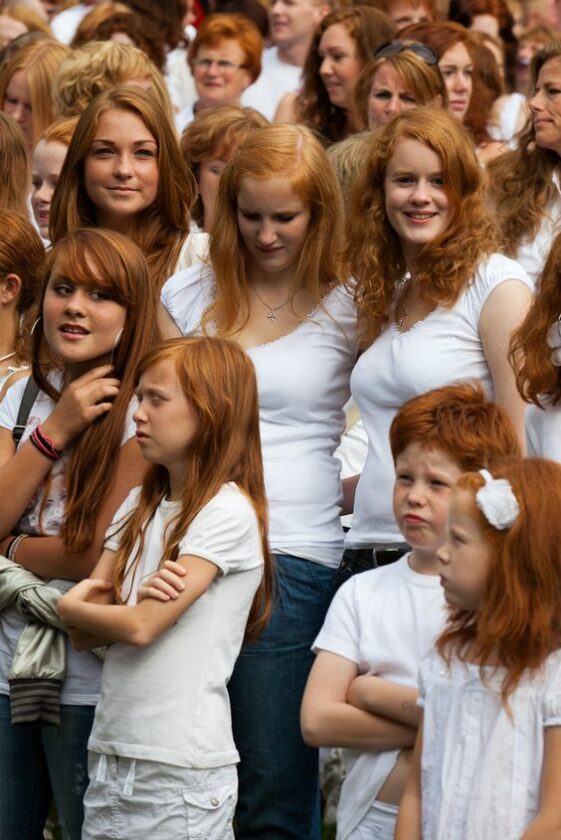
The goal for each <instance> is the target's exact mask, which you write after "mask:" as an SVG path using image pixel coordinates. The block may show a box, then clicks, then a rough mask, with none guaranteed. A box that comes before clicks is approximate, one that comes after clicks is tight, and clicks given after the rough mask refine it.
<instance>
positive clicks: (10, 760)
mask: <svg viewBox="0 0 561 840" xmlns="http://www.w3.org/2000/svg"><path fill="white" fill-rule="evenodd" d="M94 712H95V706H61V707H60V713H61V714H60V725H59V726H33V725H31V724H19V723H18V724H16V725H12V723H11V720H10V699H9V697H8V696H7V695H0V779H1V780H2V783H1V785H0V837H1V838H2V840H41V838H42V837H43V827H44V825H45V820H46V818H47V813H48V810H49V804H50V801H51V798H54V800H55V805H56V810H57V816H58V821H59V826H60V829H61V832H62V836H63V838H64V840H80V836H81V832H82V821H83V818H84V812H83V805H82V799H83V796H84V792H85V790H86V787H87V786H88V770H87V768H88V754H87V748H86V745H87V742H88V737H89V734H90V730H91V728H92V723H93V718H94Z"/></svg>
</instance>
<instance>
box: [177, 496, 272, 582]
mask: <svg viewBox="0 0 561 840" xmlns="http://www.w3.org/2000/svg"><path fill="white" fill-rule="evenodd" d="M179 553H180V555H181V554H194V555H196V556H198V557H202V558H203V559H207V560H209V561H210V562H212V563H214V564H215V565H216V566H218V568H219V569H220V570H221V572H222V574H224V575H226V574H229V573H231V572H239V571H248V570H250V569H253V568H259V567H261V566H262V565H263V546H262V541H261V529H260V525H259V520H258V517H257V513H256V511H255V508H254V506H253V504H252V502H251V500H250V499H249V498H248V497H247V496H246V495H245V493H244V492H243V491H242V490H241V489H240V488H239V487H238V486H237V485H236V484H234V483H233V482H228V483H227V484H224V485H222V487H221V488H220V490H219V491H218V493H217V494H216V495H215V496H214V497H213V498H212V499H211V500H210V501H209V502H207V504H206V505H205V506H204V507H203V509H202V510H200V511H199V513H198V514H197V515H196V516H195V518H194V519H193V521H192V522H191V524H190V525H189V527H188V529H187V532H186V534H185V536H184V537H183V539H182V540H181V542H180V544H179Z"/></svg>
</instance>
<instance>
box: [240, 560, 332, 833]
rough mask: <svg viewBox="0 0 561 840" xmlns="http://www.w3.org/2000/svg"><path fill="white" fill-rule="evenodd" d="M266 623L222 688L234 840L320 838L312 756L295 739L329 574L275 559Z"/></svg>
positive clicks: (327, 593) (329, 584)
mask: <svg viewBox="0 0 561 840" xmlns="http://www.w3.org/2000/svg"><path fill="white" fill-rule="evenodd" d="M275 559H276V568H277V574H276V578H277V581H276V594H275V606H274V610H273V615H272V617H271V620H270V622H269V624H268V626H267V628H266V630H265V632H264V633H263V635H262V636H261V638H260V639H259V640H258V641H257V642H256V643H255V644H252V645H246V646H245V647H244V648H242V651H241V654H240V657H239V659H238V661H237V663H236V667H235V669H234V673H233V675H232V679H231V680H230V684H229V692H230V702H231V705H232V723H233V727H234V739H235V741H236V746H237V748H238V750H239V753H240V758H241V763H240V765H239V799H238V809H237V812H236V823H235V825H236V837H237V838H238V840H249V838H251V840H281V838H282V840H288V838H291V840H319V838H320V837H321V820H320V814H319V785H318V751H317V750H316V749H313V748H311V747H308V746H306V744H304V741H303V740H302V736H301V734H300V705H301V702H302V695H303V693H304V687H305V685H306V680H307V677H308V674H309V672H310V668H311V667H312V663H313V661H314V655H313V653H312V652H311V650H310V647H311V645H312V643H313V642H314V639H315V637H316V636H317V634H318V632H319V630H320V628H321V626H322V624H323V620H324V617H325V613H326V611H327V608H328V606H329V603H330V600H331V597H332V580H333V576H334V574H335V569H329V568H327V567H326V566H321V565H319V564H318V563H312V562H311V561H310V560H303V559H302V558H300V557H292V556H290V555H277V556H276V558H275Z"/></svg>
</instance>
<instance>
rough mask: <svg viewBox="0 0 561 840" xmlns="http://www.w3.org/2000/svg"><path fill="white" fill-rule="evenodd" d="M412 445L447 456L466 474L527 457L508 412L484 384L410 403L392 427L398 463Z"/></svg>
mask: <svg viewBox="0 0 561 840" xmlns="http://www.w3.org/2000/svg"><path fill="white" fill-rule="evenodd" d="M411 443H419V444H421V445H422V446H423V447H424V448H426V449H439V450H442V451H444V452H446V453H447V454H448V455H449V456H450V458H452V459H453V460H454V461H455V462H456V463H457V465H458V467H459V468H460V469H461V470H463V471H466V472H467V471H471V470H479V469H482V468H483V467H488V466H489V465H490V464H491V463H492V462H494V461H496V460H497V458H507V457H521V455H522V453H521V451H520V442H519V440H518V435H517V434H516V432H515V430H514V426H513V425H512V422H511V420H510V418H509V416H508V414H507V412H506V411H505V410H504V408H501V406H499V405H496V403H493V402H491V401H490V400H488V399H487V397H486V396H485V394H484V393H483V388H482V387H481V385H480V384H479V383H477V384H476V383H473V384H471V383H468V382H462V383H460V384H458V385H448V386H447V387H445V388H435V389H434V390H432V391H428V392H427V393H426V394H421V396H420V397H413V399H411V400H408V401H407V402H406V403H405V404H404V405H403V406H402V407H401V408H400V409H399V411H398V412H397V414H396V415H395V417H394V419H393V422H392V425H391V427H390V446H391V450H392V455H393V459H394V462H395V460H396V458H397V456H398V455H399V454H400V453H401V452H403V451H404V449H406V448H407V446H409V444H411Z"/></svg>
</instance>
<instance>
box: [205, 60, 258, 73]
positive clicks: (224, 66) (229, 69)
mask: <svg viewBox="0 0 561 840" xmlns="http://www.w3.org/2000/svg"><path fill="white" fill-rule="evenodd" d="M213 64H216V66H217V67H218V69H219V70H220V72H221V73H233V72H234V71H235V70H242V69H244V68H245V67H246V66H247V65H246V64H233V63H232V62H231V61H223V60H222V59H220V61H219V60H217V59H215V58H196V59H195V60H194V61H193V65H194V66H195V68H196V69H197V70H210V68H211V67H212V65H213Z"/></svg>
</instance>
